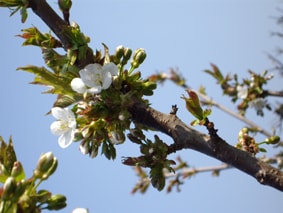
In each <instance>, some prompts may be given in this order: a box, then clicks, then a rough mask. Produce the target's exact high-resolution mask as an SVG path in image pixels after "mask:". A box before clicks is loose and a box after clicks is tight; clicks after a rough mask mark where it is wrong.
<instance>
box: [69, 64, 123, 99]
mask: <svg viewBox="0 0 283 213" xmlns="http://www.w3.org/2000/svg"><path fill="white" fill-rule="evenodd" d="M79 73H80V77H81V78H74V79H73V80H72V82H71V87H72V89H73V90H74V91H76V92H78V93H80V94H84V93H85V92H87V93H89V94H92V95H93V94H98V93H100V92H101V90H103V89H108V88H109V86H110V85H111V83H112V76H114V75H117V74H118V68H117V66H116V65H115V64H114V63H112V62H110V63H108V64H105V65H104V66H101V65H100V64H88V65H87V66H86V67H85V68H84V69H82V70H80V72H79Z"/></svg>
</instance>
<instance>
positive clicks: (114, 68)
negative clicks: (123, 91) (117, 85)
mask: <svg viewBox="0 0 283 213" xmlns="http://www.w3.org/2000/svg"><path fill="white" fill-rule="evenodd" d="M102 69H103V71H104V72H105V71H108V72H110V73H111V75H112V76H113V75H118V67H117V66H116V65H115V64H114V63H112V62H110V63H108V64H105V65H104V66H103V68H102Z"/></svg>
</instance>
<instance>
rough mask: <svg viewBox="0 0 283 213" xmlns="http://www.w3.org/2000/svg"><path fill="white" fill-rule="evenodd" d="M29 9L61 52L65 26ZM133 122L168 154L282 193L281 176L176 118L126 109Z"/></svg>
mask: <svg viewBox="0 0 283 213" xmlns="http://www.w3.org/2000/svg"><path fill="white" fill-rule="evenodd" d="M29 7H30V8H31V9H32V10H33V12H34V13H35V14H37V15H38V16H39V17H40V18H41V19H42V20H43V21H44V22H45V23H46V24H47V25H48V26H49V27H50V29H51V30H52V31H53V32H54V33H55V34H56V35H57V37H58V38H59V39H60V40H61V42H62V44H63V46H64V48H65V49H68V48H69V47H71V45H72V41H71V40H70V39H69V38H68V37H67V36H65V35H64V33H62V32H63V29H64V27H67V26H68V24H67V23H66V22H65V21H64V20H63V19H62V18H60V17H59V16H58V15H57V14H56V13H55V12H54V11H53V10H52V8H51V7H50V6H49V5H48V4H47V3H46V1H45V0H29ZM91 54H92V51H91V50H89V51H88V53H87V55H86V57H85V59H84V60H81V61H78V62H77V66H78V67H84V66H85V65H86V64H88V63H93V56H92V55H91ZM129 111H130V113H131V114H132V118H133V120H134V121H135V122H138V123H141V124H144V125H146V126H148V127H152V128H155V129H156V130H158V131H161V132H163V133H166V134H167V135H169V136H171V137H172V139H173V140H174V143H173V144H172V145H171V146H170V147H171V149H172V151H178V150H181V149H193V150H196V151H198V152H200V153H203V154H206V155H208V156H211V157H213V158H215V159H218V160H220V161H222V162H225V163H227V164H229V165H231V166H233V167H235V168H237V169H239V170H241V171H243V172H245V173H247V174H249V175H250V176H252V177H254V178H255V179H256V180H257V181H258V182H259V183H261V184H264V185H269V186H271V187H274V188H276V189H278V190H280V191H283V173H282V172H281V171H280V170H278V169H276V168H274V167H272V166H270V165H269V164H267V163H265V162H262V161H260V160H258V159H256V158H254V157H252V156H251V155H250V154H249V153H247V152H244V151H242V150H239V149H236V148H235V147H233V146H231V145H229V144H228V143H227V142H225V141H224V140H222V139H221V138H220V137H211V136H209V135H205V134H202V133H200V132H198V131H196V130H194V129H192V128H190V127H188V126H187V125H186V124H185V123H183V122H182V121H181V120H180V119H179V118H178V117H177V116H176V115H172V114H164V113H161V112H159V111H157V110H155V109H153V108H150V107H148V106H146V105H144V104H142V103H136V104H133V105H132V106H131V107H130V108H129Z"/></svg>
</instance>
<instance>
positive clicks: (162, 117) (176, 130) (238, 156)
mask: <svg viewBox="0 0 283 213" xmlns="http://www.w3.org/2000/svg"><path fill="white" fill-rule="evenodd" d="M129 110H130V112H131V113H132V116H133V119H134V121H135V122H138V123H141V124H144V125H146V126H149V127H152V128H155V129H157V130H159V131H162V132H164V133H166V134H167V135H169V136H171V137H172V138H173V139H174V144H173V145H172V147H173V148H174V149H175V150H180V149H193V150H196V151H198V152H201V153H203V154H206V155H208V156H211V157H213V158H216V159H218V160H220V161H222V162H224V163H227V164H229V165H231V166H233V167H235V168H237V169H239V170H241V171H243V172H245V173H247V174H249V175H250V176H252V177H254V178H255V179H256V180H257V181H258V182H260V183H261V184H264V185H269V186H272V187H274V188H276V189H278V190H280V191H283V173H282V172H281V171H280V170H278V169H276V168H273V167H272V166H270V165H269V164H267V163H265V162H262V161H260V160H258V159H257V158H254V157H252V156H251V155H250V154H249V153H247V152H244V151H242V150H239V149H237V148H235V147H233V146H231V145H229V144H228V143H226V142H225V141H223V140H222V139H218V140H216V139H212V138H210V137H209V136H208V135H204V134H202V133H200V132H198V131H196V130H194V129H191V128H190V127H188V126H187V125H186V124H185V123H183V122H182V121H181V120H180V119H179V118H178V117H177V116H175V115H171V114H163V113H161V112H158V111H156V110H155V109H152V108H150V107H147V106H145V105H143V104H135V105H134V106H132V107H131V108H130V109H129Z"/></svg>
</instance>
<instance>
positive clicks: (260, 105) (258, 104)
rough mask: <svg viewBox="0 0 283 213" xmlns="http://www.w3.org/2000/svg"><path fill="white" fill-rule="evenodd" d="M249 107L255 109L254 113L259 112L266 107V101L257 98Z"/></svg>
mask: <svg viewBox="0 0 283 213" xmlns="http://www.w3.org/2000/svg"><path fill="white" fill-rule="evenodd" d="M249 105H250V107H253V108H255V110H256V111H261V110H262V109H263V108H264V107H265V106H266V100H264V99H263V98H257V99H254V100H252V101H251V102H250V103H249Z"/></svg>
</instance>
